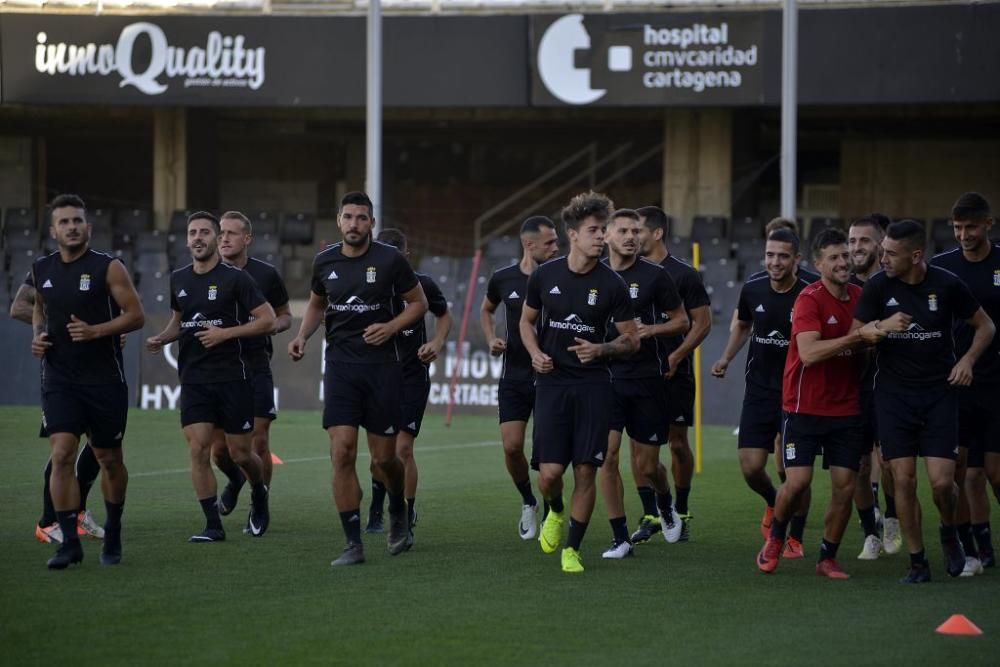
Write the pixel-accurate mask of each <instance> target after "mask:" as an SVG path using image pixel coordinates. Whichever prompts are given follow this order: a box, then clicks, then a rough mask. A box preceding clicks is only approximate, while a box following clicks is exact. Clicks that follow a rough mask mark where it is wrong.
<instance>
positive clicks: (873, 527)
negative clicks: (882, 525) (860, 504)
mask: <svg viewBox="0 0 1000 667" xmlns="http://www.w3.org/2000/svg"><path fill="white" fill-rule="evenodd" d="M858 516H859V517H861V528H862V529H863V530H864V531H865V537H868V536H869V535H878V525H877V524H876V522H875V506H874V505H872V506H871V507H869V508H868V509H866V510H863V509H859V510H858Z"/></svg>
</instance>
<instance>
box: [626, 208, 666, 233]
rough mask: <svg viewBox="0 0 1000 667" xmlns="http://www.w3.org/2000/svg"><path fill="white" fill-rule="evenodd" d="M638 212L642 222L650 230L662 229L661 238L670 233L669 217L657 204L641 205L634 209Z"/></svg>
mask: <svg viewBox="0 0 1000 667" xmlns="http://www.w3.org/2000/svg"><path fill="white" fill-rule="evenodd" d="M635 212H636V213H638V214H639V218H640V219H641V221H642V224H644V225H645V226H646V229H648V230H649V231H651V232H655V231H656V230H657V229H660V230H663V238H666V237H667V236H668V235H669V234H670V218H669V216H667V213H666V211H664V210H663V209H662V208H660V207H659V206H643V207H642V208H637V209H636V210H635Z"/></svg>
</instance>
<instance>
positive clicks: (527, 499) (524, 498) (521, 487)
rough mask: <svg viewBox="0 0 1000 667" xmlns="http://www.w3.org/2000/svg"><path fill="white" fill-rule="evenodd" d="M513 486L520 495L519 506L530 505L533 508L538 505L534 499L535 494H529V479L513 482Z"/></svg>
mask: <svg viewBox="0 0 1000 667" xmlns="http://www.w3.org/2000/svg"><path fill="white" fill-rule="evenodd" d="M514 486H516V487H517V490H518V492H519V493H520V494H521V504H522V505H531V506H532V507H534V506H535V505H537V504H538V500H537V499H536V498H535V494H534V493H532V492H531V478H530V477H529V478H528V479H526V480H524V481H522V482H514Z"/></svg>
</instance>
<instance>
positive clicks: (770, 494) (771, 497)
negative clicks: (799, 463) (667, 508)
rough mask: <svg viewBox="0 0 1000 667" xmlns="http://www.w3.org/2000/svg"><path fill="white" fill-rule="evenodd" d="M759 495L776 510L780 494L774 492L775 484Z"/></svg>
mask: <svg viewBox="0 0 1000 667" xmlns="http://www.w3.org/2000/svg"><path fill="white" fill-rule="evenodd" d="M757 495H759V496H760V497H761V498H763V499H764V502H765V503H767V506H768V507H770V508H771V509H774V503H775V501H776V500H777V499H778V492H777V491H775V490H774V485H773V484H769V485H768V487H767V488H766V489H764V490H763V491H758V492H757ZM678 511H680V510H678Z"/></svg>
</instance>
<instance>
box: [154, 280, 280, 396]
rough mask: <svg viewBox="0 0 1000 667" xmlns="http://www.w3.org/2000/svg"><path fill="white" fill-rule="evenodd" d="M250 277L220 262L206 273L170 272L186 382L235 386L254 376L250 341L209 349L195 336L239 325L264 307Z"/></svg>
mask: <svg viewBox="0 0 1000 667" xmlns="http://www.w3.org/2000/svg"><path fill="white" fill-rule="evenodd" d="M265 302H266V300H265V299H264V295H263V294H261V292H260V289H258V287H257V284H256V283H255V282H254V281H253V278H251V277H250V274H249V273H247V272H245V271H242V270H240V269H238V268H236V267H235V266H230V265H228V264H226V263H225V262H222V261H220V262H219V263H218V264H217V265H215V267H213V268H212V270H211V271H209V272H207V273H195V271H194V265H192V264H188V265H187V266H185V267H184V268H181V269H177V270H176V271H174V272H173V273H171V274H170V307H171V308H172V309H173V310H174V311H176V312H178V313H180V317H181V328H180V338H179V339H178V347H179V348H180V351H179V353H178V355H177V372H178V374H179V375H180V379H181V384H211V383H213V382H232V381H234V380H247V379H249V378H250V377H251V368H250V359H249V356H248V354H247V349H246V339H243V338H231V339H229V340H227V341H225V342H224V343H221V344H219V345H216V346H215V347H212V348H205V346H204V345H202V344H201V341H200V340H198V339H197V338H196V337H195V334H196V333H197V332H198V331H199V330H200V329H202V328H205V327H208V326H216V327H223V328H226V327H236V326H239V325H241V324H246V323H247V322H249V321H250V311H252V310H253V309H254V308H257V307H258V306H260V305H261V304H263V303H265Z"/></svg>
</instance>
